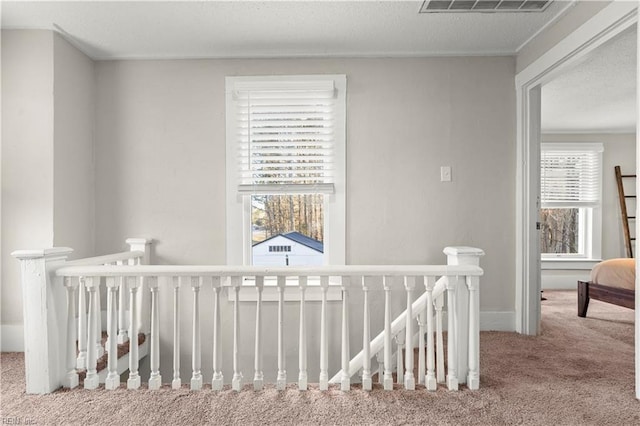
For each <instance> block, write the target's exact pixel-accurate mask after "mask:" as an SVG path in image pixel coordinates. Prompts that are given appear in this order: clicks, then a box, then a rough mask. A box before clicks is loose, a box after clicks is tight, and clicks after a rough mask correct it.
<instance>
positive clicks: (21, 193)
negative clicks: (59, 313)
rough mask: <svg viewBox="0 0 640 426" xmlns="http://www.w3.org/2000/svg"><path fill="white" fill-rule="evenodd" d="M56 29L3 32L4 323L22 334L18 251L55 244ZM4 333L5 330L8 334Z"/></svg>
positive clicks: (8, 331)
mask: <svg viewBox="0 0 640 426" xmlns="http://www.w3.org/2000/svg"><path fill="white" fill-rule="evenodd" d="M53 120H54V118H53V33H52V32H50V31H2V302H1V309H2V324H3V325H5V324H6V325H10V326H15V327H17V329H14V328H11V327H9V328H4V327H3V331H4V332H5V333H9V334H17V336H19V337H20V338H21V337H22V327H21V326H20V325H21V324H22V289H21V287H20V264H19V263H18V261H17V260H15V259H14V258H13V257H11V252H12V251H14V250H17V249H25V248H38V247H51V245H52V244H53V161H52V159H53V125H54V124H53ZM3 334H4V333H3Z"/></svg>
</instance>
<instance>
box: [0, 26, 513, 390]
mask: <svg viewBox="0 0 640 426" xmlns="http://www.w3.org/2000/svg"><path fill="white" fill-rule="evenodd" d="M2 43H3V45H2V48H3V52H2V54H3V86H9V85H11V86H12V90H13V89H15V92H13V93H15V94H14V95H11V93H12V92H11V91H9V90H8V91H6V92H3V121H4V122H5V123H8V122H15V123H16V124H20V126H19V127H18V126H17V125H16V126H13V127H11V126H7V127H6V128H3V158H2V161H3V171H2V173H3V192H2V197H3V199H2V202H3V203H2V209H3V216H2V221H3V225H2V233H3V241H2V242H3V277H2V278H3V282H2V291H3V298H2V299H3V301H2V303H3V305H2V308H3V313H2V315H3V316H2V325H3V331H4V330H5V325H11V324H16V325H17V326H19V324H20V323H21V322H22V321H21V315H22V314H21V309H20V306H21V292H20V289H19V283H18V280H19V275H18V271H17V261H15V260H14V259H12V258H9V257H8V253H10V252H11V251H13V250H15V249H19V248H30V247H48V246H51V245H53V244H54V243H55V244H57V245H62V244H64V245H69V246H71V247H74V248H76V249H77V250H78V252H79V253H80V254H81V255H82V256H84V255H86V253H90V252H94V253H95V254H103V253H109V252H116V251H121V250H123V249H124V248H125V247H124V246H123V240H124V239H125V238H126V237H130V236H147V237H152V238H154V239H155V240H156V245H155V248H154V253H153V255H154V259H155V261H156V263H165V264H166V263H179V264H196V263H209V264H215V263H223V262H224V259H225V247H224V240H225V238H224V237H225V217H224V210H225V209H224V199H225V197H224V190H225V184H224V182H225V170H224V165H225V129H224V127H225V119H224V116H225V105H224V78H225V77H226V76H229V75H261V74H305V73H332V74H333V73H335V74H340V73H344V74H346V75H347V79H348V94H347V109H348V112H347V114H348V118H347V155H348V159H347V189H348V199H347V200H348V201H347V218H346V222H347V236H346V240H347V262H349V263H398V264H410V263H444V262H445V257H444V255H443V254H442V248H443V247H445V246H447V245H472V246H477V247H481V248H483V249H484V250H485V251H486V253H487V256H486V257H485V258H483V260H482V266H483V267H484V268H485V272H486V274H485V276H484V277H483V279H482V291H481V309H482V311H483V312H485V313H486V312H489V313H491V312H498V313H503V314H504V313H506V314H507V316H506V318H510V319H511V320H512V311H513V310H514V288H513V276H514V258H513V248H514V244H515V242H514V219H515V218H514V215H513V205H514V190H515V188H514V182H515V161H514V160H515V144H514V140H515V112H514V108H513V106H514V104H515V93H514V86H513V79H514V72H515V59H514V58H507V57H497V58H491V57H485V58H421V59H308V60H194V61H188V60H180V61H111V62H97V63H92V62H91V61H90V60H88V59H87V58H86V57H84V56H83V55H82V54H80V53H79V52H77V51H76V50H75V49H74V48H73V47H71V46H69V45H68V44H67V43H66V42H65V41H64V40H61V39H59V38H58V37H57V36H54V35H53V34H52V33H51V32H19V33H17V32H16V33H15V34H11V32H9V33H7V32H4V33H3V40H2ZM11 55H14V56H11ZM16 58H17V59H20V61H19V60H17V59H16ZM36 60H37V61H40V62H42V61H45V62H46V63H44V64H43V63H38V64H37V66H34V65H32V64H31V62H30V61H36ZM21 61H22V62H21ZM8 63H9V64H10V65H7V64H8ZM29 73H35V76H33V77H32V78H31V79H23V76H24V75H30V74H29ZM36 77H38V78H40V79H42V80H43V84H42V88H41V90H40V91H39V92H38V93H36V94H33V93H31V92H30V91H31V90H34V89H35V88H38V87H39V86H38V85H37V84H35V85H34V82H36V81H37V78H36ZM45 83H46V84H45ZM18 89H19V90H18ZM52 94H53V96H52ZM36 95H37V96H36ZM36 100H37V101H38V102H37V103H36V102H35V101H36ZM20 102H23V103H25V105H26V106H29V107H30V108H34V107H36V106H37V108H40V109H38V110H34V111H33V112H31V115H30V116H28V119H24V120H23V121H20V120H19V119H18V118H16V117H20V116H21V114H24V111H26V110H27V109H26V106H23V105H22V104H21V103H20ZM92 106H95V110H94V109H93V108H92ZM12 114H14V115H12ZM34 123H36V124H34ZM24 128H26V129H29V130H28V131H27V132H25V131H23V129H24ZM12 129H13V130H12ZM29 132H37V135H35V136H33V137H27V136H28V135H30V133H29ZM10 147H15V151H16V152H15V153H12V152H10V151H9V148H10ZM5 151H6V152H5ZM34 153H35V154H34ZM11 155H13V156H11ZM36 159H40V162H39V163H34V161H35V160H36ZM9 160H11V162H10V163H9ZM92 161H93V163H92ZM92 164H93V166H92ZM16 165H19V166H20V167H14V166H16ZM25 165H28V166H29V167H28V168H27V167H25ZM440 166H451V167H452V171H453V173H452V174H453V182H450V183H441V182H440V181H439V169H440ZM27 170H28V171H29V172H28V173H27V172H26V171H27ZM12 173H13V174H12ZM5 175H6V176H7V177H5ZM24 176H27V177H29V179H34V176H41V177H42V178H41V179H40V180H39V181H38V180H36V181H35V183H37V184H38V185H36V186H37V189H38V190H40V191H41V192H34V191H31V192H29V197H25V196H24V192H23V191H22V190H23V189H24V188H25V185H24V182H23V179H24ZM29 185H31V184H28V185H27V188H30V186H29ZM69 187H70V188H71V189H69ZM43 188H46V190H43ZM92 188H94V189H92ZM15 194H17V195H15ZM34 194H36V195H35V196H34ZM54 194H55V195H54ZM12 196H20V197H23V198H24V200H25V202H27V201H28V202H31V203H33V202H38V203H42V204H43V205H42V206H33V205H30V204H25V206H21V205H20V204H17V203H15V202H14V199H12V198H11V197H12ZM94 204H95V208H94V207H93V205H94ZM18 207H21V208H22V207H24V208H23V209H22V210H19V209H18ZM32 212H38V213H39V214H42V213H43V212H44V213H46V214H45V215H44V216H46V217H35V218H33V220H29V221H28V220H25V217H28V215H29V214H32ZM12 220H13V221H12ZM30 223H32V224H34V225H36V228H29V224H30ZM37 227H41V228H42V229H43V230H44V234H45V235H44V236H43V237H42V238H40V239H39V240H36V239H29V238H25V237H23V236H21V237H13V238H5V235H8V236H11V233H12V232H17V231H21V232H22V231H25V232H26V231H27V230H28V231H29V233H28V235H29V236H32V235H36V234H34V232H35V231H33V229H37ZM92 229H93V231H92ZM52 230H53V232H52ZM94 235H95V237H94ZM94 244H95V250H94V249H93V248H92V246H93V245H94ZM5 265H9V266H10V267H15V268H14V273H13V275H8V276H5V273H7V272H6V271H8V268H6V267H5ZM165 287H166V284H163V288H165ZM359 292H360V291H359V290H357V289H356V290H354V295H353V296H354V297H353V298H352V303H351V305H350V309H351V338H352V342H353V343H352V347H353V352H354V353H355V352H356V351H357V348H358V346H359V345H360V342H361V339H362V336H361V335H360V334H359V333H361V331H360V329H361V326H360V321H361V320H360V318H361V317H362V309H361V306H360V303H361V298H360V297H359ZM181 294H182V315H183V320H182V322H181V324H182V325H181V327H182V336H183V338H182V353H183V366H184V368H183V378H184V379H185V380H186V379H187V378H188V372H189V371H190V368H189V365H190V358H189V354H190V346H191V336H190V327H191V325H190V315H191V297H192V295H191V291H190V289H189V288H188V287H187V286H185V287H184V288H183V289H182V293H181ZM211 297H212V291H211V288H210V286H209V285H207V286H205V289H203V291H202V303H203V305H202V306H203V309H202V311H203V315H204V324H203V328H202V329H203V339H204V340H203V348H207V347H210V345H211V336H210V332H209V331H210V327H211V323H212V318H211V315H212V312H211V309H210V307H211V305H210V304H211ZM372 299H373V302H372V303H373V312H375V313H377V314H376V315H374V316H373V318H372V326H373V330H374V331H377V330H379V329H380V328H381V326H382V318H381V316H380V315H379V313H380V312H381V311H382V293H381V292H379V291H377V290H376V291H374V294H373V295H372ZM403 303H404V295H403V294H402V291H401V290H398V291H397V292H396V294H395V295H394V303H393V309H394V313H399V311H400V310H401V309H402V305H403ZM170 304H171V296H170V293H169V292H167V291H163V292H162V293H161V305H162V309H163V310H164V311H163V316H162V324H161V329H162V331H161V340H162V348H163V350H162V361H161V363H162V365H163V370H162V373H163V376H164V377H165V380H168V379H169V378H170V376H171V373H170V362H171V361H170V360H171V352H170V347H171V343H170V342H171V333H172V327H171V313H170V312H171V311H170ZM5 307H6V309H5ZM230 308H231V305H230V304H229V303H228V302H227V301H226V298H225V299H224V300H223V318H224V320H223V329H224V330H225V333H224V334H223V345H224V346H225V347H227V348H228V347H229V346H230V344H231V323H230V321H231V315H230ZM241 310H242V318H243V321H242V327H243V328H242V330H243V331H242V342H241V347H242V368H243V370H244V371H245V375H247V376H248V372H249V371H251V370H252V357H253V354H252V345H253V325H252V324H253V321H254V308H253V306H252V305H250V304H242V307H241ZM297 310H298V306H297V304H295V303H294V304H291V305H289V306H287V309H286V311H285V316H286V321H287V324H288V325H287V339H288V340H287V355H288V360H287V363H288V369H289V371H290V378H294V377H295V373H294V372H295V371H296V370H297V357H296V356H295V353H296V349H295V347H296V345H297V343H296V341H297V332H298V330H297V315H298V314H297ZM330 310H331V312H330V314H331V315H330V320H329V321H330V327H331V329H332V330H334V331H336V332H335V333H334V334H333V336H332V338H331V341H330V351H331V353H332V357H331V360H330V368H331V369H332V370H336V369H337V368H338V365H337V364H338V359H339V355H338V354H339V335H338V333H337V330H339V324H340V313H339V312H340V309H339V304H337V303H332V304H331V307H330ZM308 312H309V320H308V327H309V330H310V333H312V334H315V331H313V330H317V327H318V318H319V306H318V304H317V303H313V302H312V303H310V306H309V307H308ZM274 315H275V306H274V305H273V304H268V305H267V306H266V307H265V320H266V321H267V324H270V323H271V322H272V318H273V316H274ZM510 315H511V316H510ZM502 318H505V317H502ZM508 321H509V320H507V327H509V326H510V324H509V323H508ZM265 333H266V335H265V352H271V353H275V334H274V333H275V330H274V329H273V327H270V326H269V325H266V326H265ZM3 339H4V338H3ZM309 345H310V346H309V354H310V361H309V365H310V374H312V377H313V375H316V374H317V368H316V366H317V360H316V359H315V354H317V352H318V348H317V347H316V346H317V342H315V340H314V339H311V340H310V343H309ZM206 352H208V351H206ZM226 354H228V352H226V351H225V355H226ZM228 361H229V359H228V357H227V358H226V362H227V364H228ZM202 362H203V372H204V373H205V377H207V376H209V377H210V374H211V371H210V367H209V366H210V365H211V357H210V355H205V356H204V357H203V360H202ZM274 362H275V360H274V358H273V357H270V358H269V357H267V358H266V359H265V366H267V365H268V366H272V365H273V364H274ZM271 370H272V368H271V367H266V368H265V371H268V372H269V374H270V372H271ZM143 372H144V371H143ZM225 374H226V377H227V379H229V378H230V371H229V370H227V371H225ZM269 374H268V376H267V378H268V379H269V380H272V379H273V378H272V377H270V375H269Z"/></svg>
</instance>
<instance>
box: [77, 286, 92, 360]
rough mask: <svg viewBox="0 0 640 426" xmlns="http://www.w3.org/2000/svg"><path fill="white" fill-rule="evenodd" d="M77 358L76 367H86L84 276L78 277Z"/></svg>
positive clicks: (86, 336) (87, 337) (86, 337)
mask: <svg viewBox="0 0 640 426" xmlns="http://www.w3.org/2000/svg"><path fill="white" fill-rule="evenodd" d="M78 281H79V284H78V360H77V362H76V368H78V369H80V370H83V369H86V368H87V341H88V339H89V336H88V333H87V302H86V294H85V291H86V286H85V278H84V277H80V278H78Z"/></svg>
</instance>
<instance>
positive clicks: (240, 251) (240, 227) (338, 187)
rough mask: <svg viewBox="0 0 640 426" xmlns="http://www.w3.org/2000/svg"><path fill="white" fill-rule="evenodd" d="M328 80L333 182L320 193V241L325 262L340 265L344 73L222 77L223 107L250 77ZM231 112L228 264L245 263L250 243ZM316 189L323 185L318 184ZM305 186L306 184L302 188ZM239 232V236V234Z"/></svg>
mask: <svg viewBox="0 0 640 426" xmlns="http://www.w3.org/2000/svg"><path fill="white" fill-rule="evenodd" d="M321 80H325V81H331V82H332V83H333V85H334V86H335V89H336V95H337V99H336V102H335V105H334V110H335V112H336V121H335V127H334V129H335V145H334V157H333V159H334V165H335V169H334V180H335V181H334V182H333V184H332V191H331V192H332V193H328V194H327V193H325V195H324V197H323V198H324V212H325V214H324V221H325V222H324V234H325V236H326V239H325V241H326V243H325V245H324V264H325V265H344V264H345V260H346V143H347V142H346V90H347V78H346V75H344V74H326V75H324V74H323V75H294V76H244V77H227V78H226V103H227V104H226V105H227V106H226V110H227V111H230V110H231V109H232V108H231V105H232V104H233V94H234V92H235V89H234V87H235V85H236V84H238V83H242V84H248V83H249V82H251V81H270V82H273V83H274V84H275V83H277V82H279V81H298V82H300V81H301V82H306V81H321ZM235 126H236V124H235V116H234V115H232V114H229V113H227V114H226V128H227V140H226V146H227V155H226V207H225V208H226V221H227V224H226V231H227V232H226V259H227V264H228V265H249V264H250V259H251V246H250V244H248V243H247V244H245V242H250V241H251V236H250V235H248V233H249V230H250V218H251V203H250V201H249V197H248V196H246V195H245V196H242V195H241V194H239V193H238V188H239V185H238V183H239V182H238V181H239V179H238V175H237V163H236V157H235V155H232V153H233V152H234V151H231V150H232V149H233V148H234V142H235V138H234V136H233V135H232V134H230V133H232V132H231V130H230V129H235ZM319 189H320V192H325V190H326V188H323V187H320V188H319ZM305 190H306V188H305ZM240 235H242V238H240V237H239V236H240Z"/></svg>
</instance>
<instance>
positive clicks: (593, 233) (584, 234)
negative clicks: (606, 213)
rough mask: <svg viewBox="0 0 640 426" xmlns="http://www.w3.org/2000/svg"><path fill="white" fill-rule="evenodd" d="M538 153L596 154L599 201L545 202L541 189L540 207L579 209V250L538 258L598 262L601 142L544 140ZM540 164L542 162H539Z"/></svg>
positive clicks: (549, 254)
mask: <svg viewBox="0 0 640 426" xmlns="http://www.w3.org/2000/svg"><path fill="white" fill-rule="evenodd" d="M540 150H541V153H542V152H544V151H545V150H549V151H565V150H566V151H592V152H594V153H596V154H597V155H598V157H599V158H598V165H599V170H598V179H597V180H598V192H599V194H598V195H599V196H598V201H597V203H595V204H594V205H592V206H584V205H579V204H571V203H567V204H565V205H562V206H557V205H548V206H545V205H544V201H543V194H542V189H541V191H540V192H541V193H540V209H543V208H548V209H553V208H578V209H579V213H578V214H579V215H580V217H579V220H578V224H579V229H578V245H579V248H580V250H579V253H540V258H541V260H542V262H543V268H544V267H545V265H544V263H547V264H548V263H551V262H558V263H562V262H564V263H569V262H587V263H585V264H590V262H592V261H600V260H601V257H602V175H603V161H602V157H603V151H604V147H603V144H602V143H598V142H582V143H554V142H545V143H541V144H540ZM541 167H542V164H541Z"/></svg>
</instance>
